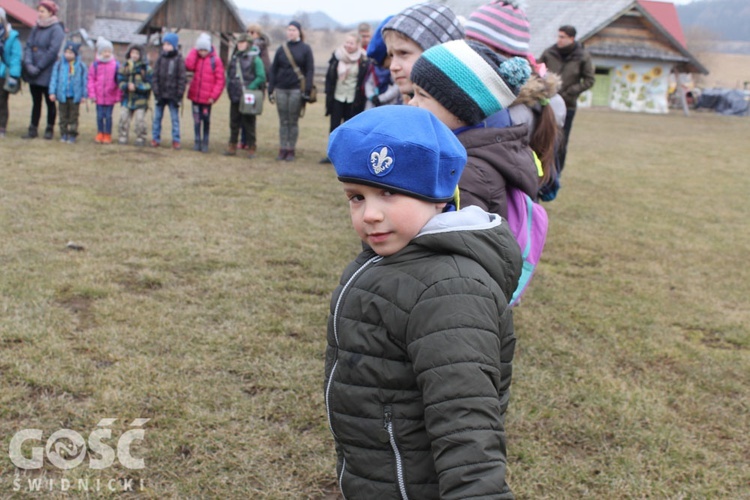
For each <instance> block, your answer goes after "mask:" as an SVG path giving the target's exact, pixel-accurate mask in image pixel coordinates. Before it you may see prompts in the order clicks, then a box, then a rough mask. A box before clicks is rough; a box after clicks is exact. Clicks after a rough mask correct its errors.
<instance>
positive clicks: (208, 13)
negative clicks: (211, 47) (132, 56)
mask: <svg viewBox="0 0 750 500" xmlns="http://www.w3.org/2000/svg"><path fill="white" fill-rule="evenodd" d="M167 30H168V31H177V32H179V31H180V30H195V31H206V32H208V33H211V34H212V35H214V37H215V36H216V35H218V36H219V40H220V48H219V52H220V55H221V58H222V60H224V61H226V60H228V54H229V46H230V44H231V40H232V35H233V34H234V33H241V32H242V33H244V31H245V22H244V21H243V19H242V16H240V13H239V10H238V9H237V6H236V5H235V4H234V2H233V1H232V0H163V1H162V2H161V3H160V4H159V5H158V6H157V7H156V8H155V9H154V10H153V11H152V12H151V14H150V15H149V17H148V18H147V19H146V20H145V21H144V22H143V24H141V26H140V28H138V33H140V34H143V35H146V36H147V37H148V38H149V40H150V39H151V37H152V36H154V35H156V36H158V37H159V38H161V34H162V33H163V32H165V31H167ZM160 41H161V40H160ZM214 43H216V40H215V39H214Z"/></svg>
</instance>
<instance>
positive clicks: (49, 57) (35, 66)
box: [23, 22, 65, 87]
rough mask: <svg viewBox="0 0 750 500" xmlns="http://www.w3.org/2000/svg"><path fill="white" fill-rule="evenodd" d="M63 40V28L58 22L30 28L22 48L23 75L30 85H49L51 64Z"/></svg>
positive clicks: (52, 64)
mask: <svg viewBox="0 0 750 500" xmlns="http://www.w3.org/2000/svg"><path fill="white" fill-rule="evenodd" d="M64 42H65V29H64V28H63V25H62V23H60V22H56V23H54V24H52V25H50V26H47V27H44V28H43V27H41V26H34V27H33V28H31V33H30V34H29V38H28V40H26V47H25V48H24V49H23V77H24V79H25V80H26V81H27V82H28V83H29V84H30V85H39V86H40V87H49V82H50V79H51V78H52V66H54V65H55V62H56V61H57V56H58V54H59V52H60V48H62V45H63V43H64Z"/></svg>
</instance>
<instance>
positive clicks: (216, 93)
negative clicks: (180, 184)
mask: <svg viewBox="0 0 750 500" xmlns="http://www.w3.org/2000/svg"><path fill="white" fill-rule="evenodd" d="M185 67H186V68H187V70H188V71H192V72H193V79H192V80H191V81H190V88H189V89H188V99H190V101H191V102H192V103H193V128H194V131H195V145H194V146H193V151H200V152H202V153H208V140H209V135H210V133H211V106H213V104H214V103H215V102H216V101H217V100H218V99H219V97H221V93H222V92H223V91H224V82H225V81H226V78H225V77H224V63H222V62H221V57H219V56H218V54H217V53H216V49H215V48H214V46H213V45H211V35H209V34H208V33H201V34H200V35H199V36H198V39H197V40H196V42H195V47H193V49H191V50H190V52H189V53H188V56H187V58H186V59H185ZM201 129H202V130H201Z"/></svg>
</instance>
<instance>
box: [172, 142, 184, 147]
mask: <svg viewBox="0 0 750 500" xmlns="http://www.w3.org/2000/svg"><path fill="white" fill-rule="evenodd" d="M172 149H182V146H180V142H179V141H172Z"/></svg>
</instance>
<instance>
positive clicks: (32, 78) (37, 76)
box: [23, 0, 65, 139]
mask: <svg viewBox="0 0 750 500" xmlns="http://www.w3.org/2000/svg"><path fill="white" fill-rule="evenodd" d="M57 9H58V7H57V4H56V3H55V2H53V1H52V0H42V1H41V2H39V5H38V6H37V9H36V10H37V16H38V17H37V21H36V25H35V26H34V27H33V28H32V29H31V34H29V39H28V40H27V41H26V47H25V48H24V51H23V77H24V79H25V80H26V81H27V82H28V83H29V90H30V92H31V99H32V101H33V105H32V107H31V123H30V124H29V131H28V132H27V133H26V135H24V136H23V137H24V139H33V138H35V137H36V136H37V135H38V130H39V120H40V118H41V116H42V97H44V100H45V102H46V103H47V128H46V129H45V130H44V138H45V139H52V135H53V129H54V126H55V119H56V118H57V108H56V107H55V103H54V102H52V101H51V100H50V98H49V82H50V79H51V78H52V66H53V65H54V64H55V61H57V56H58V53H59V52H60V48H61V47H62V45H63V43H64V42H65V29H64V28H63V25H62V23H61V22H60V20H59V19H58V18H57Z"/></svg>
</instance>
